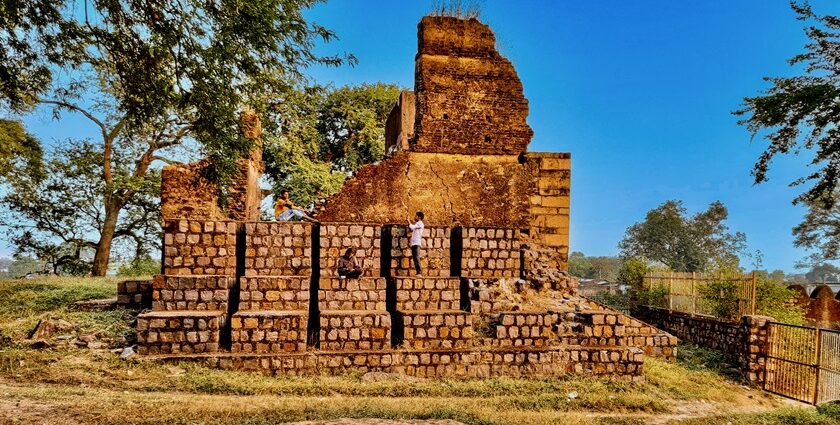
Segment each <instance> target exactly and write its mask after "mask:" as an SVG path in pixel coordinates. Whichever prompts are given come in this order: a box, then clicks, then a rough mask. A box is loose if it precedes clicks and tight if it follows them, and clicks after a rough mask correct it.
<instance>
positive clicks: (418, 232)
mask: <svg viewBox="0 0 840 425" xmlns="http://www.w3.org/2000/svg"><path fill="white" fill-rule="evenodd" d="M423 218H424V216H423V211H417V213H415V214H414V223H410V222H409V223H408V229H409V230H411V258H412V259H413V260H414V271H415V272H416V273H417V276H418V277H420V276H422V275H423V273H422V270H420V245H422V244H423V228H424V227H425V226H424V225H423Z"/></svg>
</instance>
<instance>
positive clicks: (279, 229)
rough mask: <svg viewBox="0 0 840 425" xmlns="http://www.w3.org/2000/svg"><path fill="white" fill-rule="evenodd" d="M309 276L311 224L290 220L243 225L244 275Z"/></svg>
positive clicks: (310, 267)
mask: <svg viewBox="0 0 840 425" xmlns="http://www.w3.org/2000/svg"><path fill="white" fill-rule="evenodd" d="M311 274H312V225H311V224H309V223H303V222H293V221H277V222H257V223H253V222H252V223H245V276H309V275H311Z"/></svg>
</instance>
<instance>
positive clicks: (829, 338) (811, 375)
mask: <svg viewBox="0 0 840 425" xmlns="http://www.w3.org/2000/svg"><path fill="white" fill-rule="evenodd" d="M768 337H769V340H768V343H769V347H768V351H767V364H766V370H765V372H766V375H765V379H764V389H765V390H767V391H770V392H774V393H776V394H780V395H783V396H786V397H790V398H792V399H795V400H799V401H804V402H806V403H812V404H818V403H823V402H826V401H831V400H840V331H833V330H827V329H819V328H812V327H807V326H797V325H790V324H786V323H777V322H773V323H771V324H770V325H769V336H768Z"/></svg>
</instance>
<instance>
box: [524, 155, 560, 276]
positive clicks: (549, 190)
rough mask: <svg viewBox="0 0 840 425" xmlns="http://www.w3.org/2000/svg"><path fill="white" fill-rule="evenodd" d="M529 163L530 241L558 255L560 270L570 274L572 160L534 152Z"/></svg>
mask: <svg viewBox="0 0 840 425" xmlns="http://www.w3.org/2000/svg"><path fill="white" fill-rule="evenodd" d="M528 163H529V166H530V167H531V170H532V171H531V175H532V176H533V178H534V184H533V185H532V186H531V188H532V189H531V191H530V194H531V195H530V197H529V201H530V218H529V223H530V233H531V235H530V236H531V240H532V242H533V243H535V244H538V245H541V246H543V247H547V248H551V249H552V250H555V251H557V252H558V253H559V254H560V256H559V259H558V261H559V268H561V269H563V270H567V269H568V261H569V192H570V189H571V157H570V155H569V154H567V153H533V152H532V153H528ZM542 260H545V258H543V259H542ZM526 267H528V265H527V264H526Z"/></svg>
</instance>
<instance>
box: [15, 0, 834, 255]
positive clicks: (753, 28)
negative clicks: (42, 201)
mask: <svg viewBox="0 0 840 425" xmlns="http://www.w3.org/2000/svg"><path fill="white" fill-rule="evenodd" d="M431 3H432V2H431V1H393V0H391V1H384V0H381V1H360V0H333V1H330V2H328V3H327V4H325V5H320V6H318V7H317V8H315V9H314V10H312V11H310V12H309V13H308V16H309V17H310V18H312V19H313V20H314V21H316V22H317V23H319V24H322V25H324V26H326V27H328V28H331V29H333V30H335V31H336V32H337V33H338V35H339V37H340V40H339V41H337V42H334V43H330V44H329V45H326V46H322V47H320V48H319V51H321V52H323V53H335V52H349V53H353V54H355V55H356V56H357V57H358V58H359V64H358V65H357V66H356V67H355V68H348V67H343V68H337V69H336V68H315V69H311V70H310V71H311V72H310V73H311V75H312V77H313V79H314V80H315V81H317V82H319V83H328V82H333V83H334V84H336V85H344V84H358V83H362V82H374V81H383V82H389V83H396V84H399V85H402V86H405V87H409V88H411V87H413V85H414V55H415V54H416V51H417V22H418V21H419V20H420V18H421V17H422V16H423V15H424V14H426V13H428V12H429V11H430V10H431ZM811 3H812V5H813V6H814V8H815V10H816V11H817V12H818V13H821V14H833V15H840V2H837V1H832V0H813V1H812V2H811ZM480 19H481V20H482V21H483V22H485V23H487V24H489V25H490V26H491V28H492V29H493V31H494V32H495V33H496V39H497V45H498V47H499V49H500V50H501V52H502V53H503V54H504V55H505V56H507V57H508V58H509V59H510V60H511V61H512V62H513V64H514V66H515V68H516V70H517V72H518V73H519V77H520V78H521V80H522V82H523V84H524V86H525V95H526V97H527V98H528V99H529V100H530V106H531V112H530V116H529V119H528V121H529V123H530V125H531V127H532V128H533V129H534V132H535V136H534V139H533V141H532V142H531V145H530V150H532V151H561V152H571V153H572V182H573V185H572V217H571V223H572V225H571V226H572V228H571V249H572V250H574V251H583V252H584V253H586V254H587V255H613V254H616V253H617V248H616V244H617V243H618V241H619V240H620V239H621V237H622V235H623V234H624V230H625V229H626V228H627V227H628V226H630V225H631V224H633V223H634V222H637V221H639V220H641V219H642V218H643V217H644V214H645V212H647V211H648V210H650V209H651V208H654V207H656V206H657V205H659V204H661V203H662V202H664V201H666V200H668V199H681V200H683V201H684V202H685V205H686V207H687V208H688V209H689V211H691V212H696V211H698V210H700V209H705V208H706V206H707V205H708V204H709V203H710V202H712V201H715V200H720V201H722V202H723V203H724V204H725V205H726V206H727V207H728V208H729V212H730V219H729V221H728V223H729V225H730V227H731V229H732V230H735V231H741V232H744V233H746V234H747V240H748V243H749V248H750V250H755V249H760V250H761V251H762V252H763V253H764V266H765V267H767V268H770V269H775V268H781V269H784V270H785V271H788V272H792V271H794V268H793V265H794V263H795V262H796V260H798V259H801V258H802V257H804V255H805V253H804V252H803V251H801V250H799V249H796V248H794V247H793V244H792V240H793V238H792V236H791V228H792V227H793V226H794V225H796V224H797V223H798V222H799V221H800V219H801V218H802V215H803V209H802V208H801V207H795V206H792V205H791V202H790V201H791V200H792V199H793V198H794V197H795V196H796V195H797V194H798V193H799V192H800V191H801V190H802V189H801V188H790V187H788V183H789V182H790V181H792V180H794V179H795V178H797V177H799V176H801V175H803V174H805V173H806V172H807V168H806V165H807V161H806V160H805V158H796V157H784V158H778V159H777V160H776V161H775V163H774V166H773V168H772V172H771V173H770V182H768V183H765V184H762V185H760V186H753V184H752V178H751V176H750V170H751V168H752V165H753V163H754V161H755V159H756V158H757V157H758V155H759V153H760V152H761V151H762V150H763V147H764V143H763V141H761V140H758V139H756V140H755V141H753V142H752V143H751V142H750V136H749V134H748V133H747V131H746V130H745V129H744V128H742V127H740V126H738V125H737V124H736V120H737V119H736V118H735V117H734V116H732V115H731V114H730V112H731V111H733V110H735V109H737V108H738V107H739V105H740V103H741V99H742V98H743V97H744V96H748V95H755V94H758V93H759V92H760V91H761V90H762V89H764V88H766V87H767V84H766V83H765V82H764V81H763V80H762V77H763V76H785V75H793V74H794V73H795V72H796V70H795V69H793V68H791V67H790V66H789V65H788V64H787V63H786V60H787V59H788V58H790V57H791V56H793V55H794V54H796V53H798V52H801V51H802V47H803V45H804V44H805V42H806V39H805V37H804V34H803V31H802V23H801V22H799V21H797V20H795V16H794V14H793V12H792V11H791V10H790V7H789V6H788V1H787V0H737V1H722V0H707V1H673V0H634V1H627V0H611V1H606V0H604V1H585V2H583V1H571V0H563V1H548V0H545V1H516V2H512V1H502V0H495V1H494V0H487V1H485V2H484V3H483V6H482V11H481V18H480ZM26 122H27V124H28V127H29V129H30V131H32V132H33V133H35V134H36V135H38V136H39V137H41V138H42V139H43V140H47V141H49V140H54V139H56V138H61V137H66V135H68V132H73V133H76V134H92V133H91V131H92V129H90V128H88V127H87V123H85V122H83V121H81V120H80V119H76V118H72V119H64V120H63V121H62V123H61V125H56V124H55V123H54V122H50V121H49V116H48V114H46V113H41V114H38V115H36V116H33V117H29V118H28V119H27V120H26ZM4 251H5V253H8V252H9V251H10V250H9V249H8V248H0V253H4Z"/></svg>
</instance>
